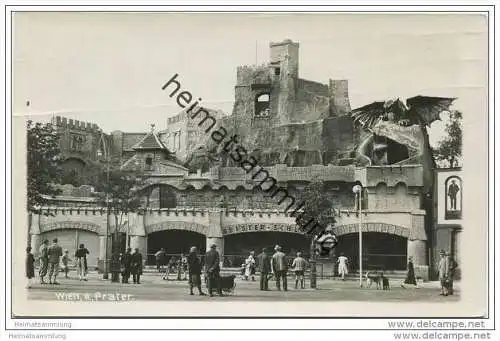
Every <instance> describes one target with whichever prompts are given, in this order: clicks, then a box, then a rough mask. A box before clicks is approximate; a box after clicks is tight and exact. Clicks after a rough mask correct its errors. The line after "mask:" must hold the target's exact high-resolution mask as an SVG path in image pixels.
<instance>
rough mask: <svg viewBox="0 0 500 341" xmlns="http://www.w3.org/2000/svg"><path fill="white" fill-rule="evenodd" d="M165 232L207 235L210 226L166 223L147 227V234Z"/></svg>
mask: <svg viewBox="0 0 500 341" xmlns="http://www.w3.org/2000/svg"><path fill="white" fill-rule="evenodd" d="M165 230H184V231H193V232H197V233H200V234H203V235H206V234H207V232H208V226H205V225H201V224H197V223H191V222H186V221H165V222H161V223H157V224H152V225H148V226H146V233H147V234H150V233H153V232H158V231H165Z"/></svg>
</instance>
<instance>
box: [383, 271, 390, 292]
mask: <svg viewBox="0 0 500 341" xmlns="http://www.w3.org/2000/svg"><path fill="white" fill-rule="evenodd" d="M381 277H382V290H391V287H390V285H389V278H388V277H385V276H384V273H383V272H382V273H381Z"/></svg>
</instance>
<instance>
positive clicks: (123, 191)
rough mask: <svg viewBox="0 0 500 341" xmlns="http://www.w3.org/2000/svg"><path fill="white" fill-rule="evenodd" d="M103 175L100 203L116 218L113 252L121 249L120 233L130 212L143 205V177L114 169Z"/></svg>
mask: <svg viewBox="0 0 500 341" xmlns="http://www.w3.org/2000/svg"><path fill="white" fill-rule="evenodd" d="M100 175H101V183H102V184H103V185H102V189H103V191H102V192H98V193H97V194H96V195H97V197H98V203H99V204H101V205H102V206H105V207H106V209H107V211H108V214H110V215H112V216H113V217H114V220H115V225H114V226H115V228H114V231H113V232H114V235H115V238H114V241H115V242H114V243H113V245H112V250H113V252H116V251H117V250H118V249H119V244H118V234H119V232H120V229H121V228H122V226H123V225H125V224H126V222H124V218H125V217H126V216H127V214H128V213H131V212H137V211H138V209H139V208H140V207H141V194H142V184H143V181H142V179H141V178H139V177H138V176H136V175H135V174H132V173H130V172H124V171H121V170H119V169H113V170H109V171H106V172H103V173H101V174H100Z"/></svg>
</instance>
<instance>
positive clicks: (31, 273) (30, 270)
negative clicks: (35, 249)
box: [26, 246, 35, 289]
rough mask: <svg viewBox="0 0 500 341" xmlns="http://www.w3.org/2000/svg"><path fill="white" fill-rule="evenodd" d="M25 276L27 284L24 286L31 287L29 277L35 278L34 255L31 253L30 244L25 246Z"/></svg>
mask: <svg viewBox="0 0 500 341" xmlns="http://www.w3.org/2000/svg"><path fill="white" fill-rule="evenodd" d="M26 277H27V278H28V284H27V286H26V288H28V289H29V288H31V279H32V278H35V257H34V256H33V254H32V253H31V246H28V247H27V248H26Z"/></svg>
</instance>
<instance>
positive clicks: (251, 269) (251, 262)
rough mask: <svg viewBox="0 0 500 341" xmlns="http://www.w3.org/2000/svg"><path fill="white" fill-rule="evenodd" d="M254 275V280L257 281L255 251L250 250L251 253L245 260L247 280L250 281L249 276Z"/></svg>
mask: <svg viewBox="0 0 500 341" xmlns="http://www.w3.org/2000/svg"><path fill="white" fill-rule="evenodd" d="M250 276H251V277H252V281H255V258H254V252H253V251H252V252H250V255H249V256H248V258H247V259H246V260H245V280H246V281H248V277H250Z"/></svg>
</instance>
